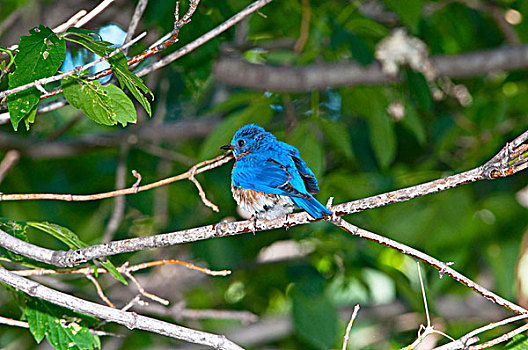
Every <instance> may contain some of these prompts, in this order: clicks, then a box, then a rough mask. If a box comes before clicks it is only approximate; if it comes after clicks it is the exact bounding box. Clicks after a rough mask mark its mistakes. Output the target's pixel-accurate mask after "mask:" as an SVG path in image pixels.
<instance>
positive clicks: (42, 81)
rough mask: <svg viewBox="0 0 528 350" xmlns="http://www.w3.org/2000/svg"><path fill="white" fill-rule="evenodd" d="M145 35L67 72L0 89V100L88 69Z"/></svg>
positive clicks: (142, 34)
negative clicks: (7, 88) (3, 89)
mask: <svg viewBox="0 0 528 350" xmlns="http://www.w3.org/2000/svg"><path fill="white" fill-rule="evenodd" d="M145 35H147V33H146V32H143V33H141V34H140V35H138V36H137V37H136V38H135V39H134V40H131V41H130V42H128V43H126V44H124V45H122V46H120V47H118V48H117V49H115V50H114V51H112V52H110V53H109V54H107V55H106V56H103V57H100V58H98V59H97V60H95V61H92V62H90V63H88V64H85V65H84V66H80V67H75V68H74V69H72V70H70V71H68V72H65V73H62V74H58V75H54V76H52V77H48V78H42V79H39V80H35V81H33V82H31V83H28V84H24V85H20V86H17V87H15V88H12V89H9V90H5V91H0V101H1V100H3V99H4V98H5V97H6V96H9V95H12V94H15V93H17V92H20V91H24V90H27V89H29V88H31V87H37V88H38V87H39V86H40V87H41V88H42V85H45V84H49V83H52V82H54V81H59V80H61V79H63V78H65V77H68V76H71V75H74V74H78V73H79V72H81V71H83V70H86V69H88V68H90V67H93V66H95V65H96V64H97V63H99V62H102V61H104V60H107V59H109V58H110V57H113V56H115V55H116V54H118V53H119V52H121V51H123V50H124V49H126V48H127V47H129V46H131V45H134V44H135V43H137V42H138V41H139V40H141V39H143V38H144V37H145ZM46 94H48V93H47V92H46V91H45V90H44V95H46Z"/></svg>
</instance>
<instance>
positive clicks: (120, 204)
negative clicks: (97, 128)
mask: <svg viewBox="0 0 528 350" xmlns="http://www.w3.org/2000/svg"><path fill="white" fill-rule="evenodd" d="M129 150H130V144H129V143H128V142H124V143H123V145H122V146H121V152H120V155H119V161H118V162H117V171H116V184H115V185H116V190H122V189H123V188H125V185H126V174H127V167H126V162H127V157H128V152H129ZM132 187H133V188H136V189H137V185H136V184H134V185H132ZM124 214H125V197H124V196H116V197H114V210H113V211H112V216H110V220H109V221H108V224H107V225H106V229H105V233H104V235H103V239H102V242H103V243H104V242H110V241H111V240H112V238H113V236H114V233H115V232H116V231H117V228H118V227H119V224H120V223H121V220H122V219H123V215H124Z"/></svg>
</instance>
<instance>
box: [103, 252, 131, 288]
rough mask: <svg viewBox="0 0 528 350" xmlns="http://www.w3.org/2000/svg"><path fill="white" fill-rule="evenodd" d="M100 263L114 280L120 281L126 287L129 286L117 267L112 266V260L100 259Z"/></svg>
mask: <svg viewBox="0 0 528 350" xmlns="http://www.w3.org/2000/svg"><path fill="white" fill-rule="evenodd" d="M99 263H100V264H101V265H102V266H103V267H104V268H105V269H106V270H107V271H108V273H109V274H110V276H112V277H113V278H115V279H116V280H118V281H119V282H121V283H123V284H124V285H125V286H126V285H128V282H127V281H126V279H125V278H124V277H123V275H122V274H121V272H119V271H118V270H117V268H116V267H115V265H114V264H112V262H110V260H108V259H104V260H103V259H100V260H99Z"/></svg>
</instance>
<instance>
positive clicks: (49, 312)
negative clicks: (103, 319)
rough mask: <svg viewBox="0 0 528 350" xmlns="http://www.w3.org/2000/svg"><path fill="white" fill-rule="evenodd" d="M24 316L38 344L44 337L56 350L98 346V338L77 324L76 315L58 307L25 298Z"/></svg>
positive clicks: (86, 328)
mask: <svg viewBox="0 0 528 350" xmlns="http://www.w3.org/2000/svg"><path fill="white" fill-rule="evenodd" d="M24 314H25V316H26V319H27V321H28V324H29V331H30V332H31V334H32V335H33V337H34V338H35V341H36V342H37V343H40V342H41V341H42V339H44V337H46V339H47V340H48V341H49V343H50V344H51V345H52V346H53V347H54V348H55V349H57V350H70V349H74V350H75V349H79V350H82V349H95V348H96V347H98V346H100V341H99V337H98V336H94V335H92V334H91V332H90V329H89V328H88V327H85V326H82V325H81V324H79V322H80V321H79V320H78V319H77V317H75V316H76V315H72V314H73V313H72V312H71V311H69V310H66V309H64V308H62V307H60V306H57V305H55V304H52V303H49V302H47V301H44V300H40V299H37V298H27V299H26V307H25V309H24Z"/></svg>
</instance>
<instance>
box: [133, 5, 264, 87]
mask: <svg viewBox="0 0 528 350" xmlns="http://www.w3.org/2000/svg"><path fill="white" fill-rule="evenodd" d="M270 2H271V0H257V1H255V2H254V3H252V4H250V5H249V6H248V7H246V8H245V9H243V10H242V11H240V12H238V13H237V14H236V15H234V16H232V17H231V18H229V19H228V20H227V21H225V22H224V23H222V24H220V25H219V26H218V27H216V28H214V29H212V30H210V31H209V32H207V33H205V34H204V35H202V36H201V37H199V38H198V39H196V40H194V41H192V42H190V43H189V44H187V45H185V46H183V47H182V48H180V49H178V50H177V51H175V52H173V53H171V54H170V55H167V56H166V57H164V58H162V59H161V60H159V61H157V62H155V63H153V64H151V65H150V66H147V67H145V68H142V69H140V70H139V71H137V72H136V74H137V76H139V77H142V76H144V75H147V74H149V73H151V72H153V71H155V70H158V69H160V68H162V67H165V66H166V65H168V64H170V63H172V62H173V61H175V60H177V59H178V58H180V57H182V56H184V55H186V54H188V53H189V52H191V51H193V50H195V49H196V48H198V47H200V46H202V45H203V44H205V43H206V42H208V41H209V40H211V39H213V38H215V37H217V36H218V35H220V34H221V33H223V32H225V31H226V30H227V29H229V28H231V27H232V26H234V25H235V24H237V23H238V22H240V21H241V20H243V19H244V18H246V17H247V16H249V15H250V14H252V13H253V12H255V11H257V10H258V9H260V8H262V7H264V6H265V5H267V4H269V3H270Z"/></svg>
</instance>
